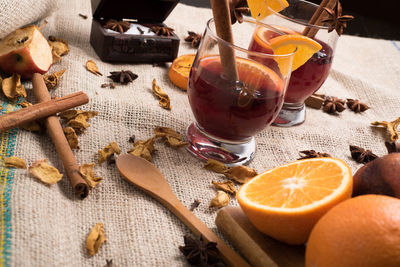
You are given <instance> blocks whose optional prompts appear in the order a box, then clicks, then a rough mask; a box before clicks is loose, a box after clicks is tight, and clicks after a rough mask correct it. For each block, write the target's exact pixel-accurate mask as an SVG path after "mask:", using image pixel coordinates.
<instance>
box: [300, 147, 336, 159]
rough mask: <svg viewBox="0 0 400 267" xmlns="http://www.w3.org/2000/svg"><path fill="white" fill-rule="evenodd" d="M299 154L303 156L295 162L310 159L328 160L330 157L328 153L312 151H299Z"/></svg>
mask: <svg viewBox="0 0 400 267" xmlns="http://www.w3.org/2000/svg"><path fill="white" fill-rule="evenodd" d="M300 154H303V155H302V157H301V158H298V159H297V160H300V159H311V158H329V157H332V156H331V155H330V154H328V153H321V152H317V151H315V150H313V149H311V150H303V151H300Z"/></svg>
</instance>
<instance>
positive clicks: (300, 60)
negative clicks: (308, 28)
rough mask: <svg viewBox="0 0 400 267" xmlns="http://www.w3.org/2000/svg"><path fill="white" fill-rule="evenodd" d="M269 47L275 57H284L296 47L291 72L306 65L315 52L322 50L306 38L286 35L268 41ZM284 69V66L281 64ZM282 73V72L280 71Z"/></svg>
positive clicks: (317, 44)
mask: <svg viewBox="0 0 400 267" xmlns="http://www.w3.org/2000/svg"><path fill="white" fill-rule="evenodd" d="M269 45H270V46H271V48H272V50H273V51H274V54H275V55H285V54H290V53H292V52H293V51H294V50H295V49H296V47H297V50H296V53H295V54H294V58H293V66H292V71H294V70H296V69H297V68H299V67H300V66H302V65H303V64H304V63H306V62H307V61H308V60H309V59H310V58H311V57H312V56H313V55H314V54H315V53H316V52H318V51H319V50H321V49H322V46H321V45H320V44H319V43H318V42H316V41H314V40H313V39H311V38H308V37H307V36H304V35H301V34H286V35H280V36H277V37H274V38H272V39H271V40H269ZM277 62H278V64H279V67H281V64H280V62H279V58H278V59H277ZM282 66H283V67H286V66H287V65H286V64H282ZM281 71H282V72H283V73H286V72H284V70H282V69H281Z"/></svg>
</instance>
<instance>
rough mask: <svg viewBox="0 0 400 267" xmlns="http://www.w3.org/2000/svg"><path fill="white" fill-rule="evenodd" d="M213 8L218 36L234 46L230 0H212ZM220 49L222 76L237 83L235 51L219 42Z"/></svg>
mask: <svg viewBox="0 0 400 267" xmlns="http://www.w3.org/2000/svg"><path fill="white" fill-rule="evenodd" d="M211 8H212V12H213V17H214V22H215V30H216V32H217V36H218V37H219V38H221V39H222V40H225V41H226V42H228V43H230V44H233V34H232V25H231V14H230V11H229V3H228V0H211ZM218 47H219V54H220V58H221V65H222V75H223V76H224V77H225V78H226V79H228V80H231V81H237V80H238V73H237V69H236V60H235V51H234V50H233V48H232V47H230V46H229V45H227V44H222V43H219V42H218Z"/></svg>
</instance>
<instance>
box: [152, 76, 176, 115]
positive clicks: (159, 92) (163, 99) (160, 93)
mask: <svg viewBox="0 0 400 267" xmlns="http://www.w3.org/2000/svg"><path fill="white" fill-rule="evenodd" d="M152 88H153V93H154V94H155V95H156V96H157V97H158V98H159V99H160V101H159V102H158V104H159V105H160V106H161V107H162V108H164V109H168V110H171V108H172V107H171V102H170V99H169V96H168V95H167V94H166V93H165V92H164V90H163V89H161V87H160V86H158V85H157V81H156V79H153V86H152Z"/></svg>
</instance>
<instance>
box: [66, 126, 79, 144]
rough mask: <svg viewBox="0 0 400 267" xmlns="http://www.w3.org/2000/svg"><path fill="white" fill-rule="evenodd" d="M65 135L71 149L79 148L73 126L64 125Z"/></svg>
mask: <svg viewBox="0 0 400 267" xmlns="http://www.w3.org/2000/svg"><path fill="white" fill-rule="evenodd" d="M63 131H64V134H65V137H66V138H67V141H68V144H69V146H70V147H71V148H72V149H78V148H79V144H78V143H79V142H78V136H77V135H76V132H75V130H74V128H72V127H65V128H64V129H63Z"/></svg>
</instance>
